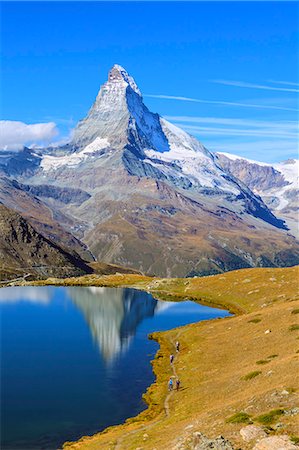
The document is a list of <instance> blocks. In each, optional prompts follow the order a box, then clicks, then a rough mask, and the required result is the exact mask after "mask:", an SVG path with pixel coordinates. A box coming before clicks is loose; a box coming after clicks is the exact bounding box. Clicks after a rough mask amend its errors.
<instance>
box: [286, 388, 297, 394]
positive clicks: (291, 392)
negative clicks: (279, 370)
mask: <svg viewBox="0 0 299 450" xmlns="http://www.w3.org/2000/svg"><path fill="white" fill-rule="evenodd" d="M286 390H287V391H288V393H289V394H294V392H296V389H295V388H293V387H288V388H286Z"/></svg>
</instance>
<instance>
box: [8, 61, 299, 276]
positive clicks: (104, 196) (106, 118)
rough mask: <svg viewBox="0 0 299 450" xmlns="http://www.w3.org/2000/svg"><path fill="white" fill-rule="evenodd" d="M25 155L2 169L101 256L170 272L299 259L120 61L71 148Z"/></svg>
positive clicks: (253, 199)
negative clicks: (148, 100) (154, 109)
mask: <svg viewBox="0 0 299 450" xmlns="http://www.w3.org/2000/svg"><path fill="white" fill-rule="evenodd" d="M25 153H26V154H24V152H20V153H19V155H18V156H14V173H12V172H11V169H10V165H9V162H8V161H9V158H8V159H7V158H6V162H5V161H4V162H3V164H2V166H1V161H0V166H1V167H2V171H3V174H4V175H6V176H7V177H9V178H10V180H11V179H12V178H14V179H16V180H17V182H18V185H19V187H20V188H21V189H22V191H23V192H26V194H28V195H29V194H30V196H31V197H32V196H34V197H35V198H37V199H38V200H39V201H42V202H43V204H44V205H46V206H47V207H48V208H49V209H50V210H51V211H52V214H53V217H55V218H59V223H60V224H61V225H62V226H63V227H64V228H65V229H66V230H67V231H68V232H70V233H72V234H73V235H75V236H76V237H77V238H79V239H80V240H82V241H83V242H84V243H85V244H87V245H88V247H89V249H90V250H91V252H92V253H93V255H94V256H95V257H96V259H97V260H99V261H104V262H108V263H110V262H112V263H115V264H120V265H123V266H127V267H135V268H136V269H139V270H141V271H143V272H150V273H154V274H159V275H166V276H174V275H177V276H186V275H197V274H198V275H202V274H209V273H217V272H221V271H223V270H224V271H225V270H231V269H235V268H240V267H253V266H286V265H292V264H296V263H298V261H299V246H298V243H297V242H296V241H295V239H294V238H293V236H291V235H290V234H288V232H287V227H286V226H285V224H284V222H283V221H282V220H280V219H277V218H276V217H275V216H274V215H273V214H272V212H271V211H270V210H269V208H268V207H267V206H266V205H265V204H264V202H263V201H262V200H261V198H260V197H258V196H256V195H255V194H254V193H253V192H252V191H251V190H250V189H249V188H248V187H247V186H246V185H245V184H244V183H242V182H241V181H240V180H238V179H236V178H235V177H234V176H233V175H231V174H230V173H229V172H228V171H227V170H226V169H224V168H223V167H222V166H221V164H220V163H219V160H218V159H217V157H215V156H214V155H213V154H211V153H210V152H209V151H208V150H207V149H206V148H205V147H204V146H203V145H202V144H200V142H198V141H197V140H196V139H195V138H193V137H192V136H190V135H189V134H187V133H185V132H184V131H182V130H180V129H179V128H177V127H175V126H174V125H172V124H170V123H169V122H167V121H166V120H164V119H162V118H161V117H160V116H159V115H158V114H153V113H151V112H150V111H149V110H148V109H147V107H146V106H145V105H144V103H143V99H142V96H141V93H140V91H139V89H138V87H137V85H136V83H135V81H134V80H133V78H132V77H130V76H129V75H128V73H127V72H126V71H125V70H124V69H123V68H122V67H120V66H117V65H115V66H114V67H113V68H112V69H111V71H110V73H109V76H108V81H107V82H106V83H105V84H104V85H103V86H102V87H101V89H100V91H99V93H98V95H97V98H96V100H95V102H94V104H93V106H92V108H91V109H90V111H89V113H88V115H87V117H86V118H85V119H83V120H82V121H80V122H79V124H78V125H77V127H76V129H75V130H74V133H73V138H72V140H71V141H70V142H69V143H68V144H67V145H65V146H62V147H59V148H48V149H46V150H43V151H38V150H36V149H35V150H32V151H31V155H30V157H29V156H28V151H27V149H26V150H25ZM18 158H19V159H20V163H18ZM30 159H31V160H32V166H31V169H32V171H31V172H30V171H29V169H28V166H27V163H28V161H29V160H30ZM5 197H6V196H5V195H4V196H3V197H2V201H3V203H5V202H6V198H5Z"/></svg>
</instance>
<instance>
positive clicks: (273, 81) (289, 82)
mask: <svg viewBox="0 0 299 450" xmlns="http://www.w3.org/2000/svg"><path fill="white" fill-rule="evenodd" d="M268 83H274V84H285V85H286V86H299V83H294V82H293V81H277V80H268Z"/></svg>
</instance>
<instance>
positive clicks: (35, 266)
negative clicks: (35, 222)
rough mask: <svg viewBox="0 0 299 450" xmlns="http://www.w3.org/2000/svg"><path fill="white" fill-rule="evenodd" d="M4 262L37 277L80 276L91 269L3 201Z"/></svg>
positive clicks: (0, 242)
mask: <svg viewBox="0 0 299 450" xmlns="http://www.w3.org/2000/svg"><path fill="white" fill-rule="evenodd" d="M0 265H1V267H2V268H3V269H4V270H11V271H12V272H14V270H15V271H16V274H17V273H18V269H22V270H25V271H27V272H28V273H30V274H34V275H35V276H38V277H39V276H42V277H44V276H79V275H83V274H85V273H90V272H91V269H90V268H89V267H88V266H87V265H86V264H85V263H84V262H83V261H82V260H81V259H80V258H79V257H75V256H74V255H71V254H70V253H68V252H67V251H66V250H64V249H63V248H61V247H58V246H57V245H56V244H55V243H54V242H52V241H50V240H48V239H46V238H44V237H43V236H42V235H41V234H39V233H38V232H37V231H36V230H35V229H34V228H33V227H32V226H31V225H30V224H29V223H28V221H27V220H26V219H24V218H23V217H22V216H20V215H19V214H18V213H16V212H15V211H12V210H10V209H8V208H6V207H5V206H4V205H1V204H0Z"/></svg>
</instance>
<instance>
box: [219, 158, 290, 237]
mask: <svg viewBox="0 0 299 450" xmlns="http://www.w3.org/2000/svg"><path fill="white" fill-rule="evenodd" d="M217 156H218V158H219V161H220V163H221V165H222V166H223V167H224V168H225V169H226V170H228V171H229V172H230V173H231V174H232V175H234V176H235V177H237V178H239V179H240V180H241V181H243V182H244V183H245V184H246V185H247V186H248V187H249V188H250V189H252V191H253V192H255V193H256V194H258V195H260V196H261V197H262V199H263V201H264V202H265V203H266V204H267V205H268V207H269V208H270V209H271V211H272V212H273V213H274V214H275V215H276V216H277V217H279V218H281V219H283V220H285V221H286V223H287V225H288V226H289V227H290V230H291V232H292V233H293V234H294V235H295V236H297V237H298V236H299V229H298V218H299V181H298V178H299V161H298V160H295V159H292V160H287V161H284V162H282V163H276V164H266V163H262V162H258V161H252V160H249V159H246V158H242V157H239V156H236V155H232V154H230V153H217Z"/></svg>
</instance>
